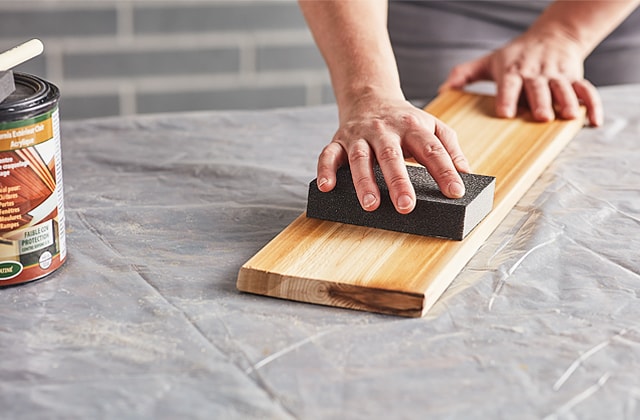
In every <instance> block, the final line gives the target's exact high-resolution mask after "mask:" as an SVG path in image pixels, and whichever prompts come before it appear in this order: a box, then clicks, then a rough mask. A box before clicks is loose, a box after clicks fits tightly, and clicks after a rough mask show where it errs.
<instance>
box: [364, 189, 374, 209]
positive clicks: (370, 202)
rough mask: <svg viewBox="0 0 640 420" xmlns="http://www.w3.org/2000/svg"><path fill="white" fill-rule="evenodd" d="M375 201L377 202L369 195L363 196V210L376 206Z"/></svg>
mask: <svg viewBox="0 0 640 420" xmlns="http://www.w3.org/2000/svg"><path fill="white" fill-rule="evenodd" d="M376 201H378V200H377V199H376V196H375V195H373V194H371V193H369V194H365V196H364V197H362V205H363V206H364V208H365V209H368V208H371V207H373V205H374V204H376Z"/></svg>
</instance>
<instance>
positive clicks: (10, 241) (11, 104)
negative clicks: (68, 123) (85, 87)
mask: <svg viewBox="0 0 640 420" xmlns="http://www.w3.org/2000/svg"><path fill="white" fill-rule="evenodd" d="M14 81H15V86H16V89H15V91H14V92H13V93H12V94H11V95H10V96H9V97H8V98H7V99H5V100H4V101H3V102H2V103H0V286H7V285H13V284H18V283H25V282H28V281H32V280H36V279H39V278H41V277H44V276H46V275H47V274H50V273H52V272H53V271H55V270H56V269H57V268H59V267H60V266H61V265H62V263H63V262H64V261H65V259H66V254H67V249H66V242H65V218H64V194H63V184H62V159H61V147H60V123H59V115H58V102H59V99H60V91H59V90H58V88H57V87H56V86H55V85H53V84H51V83H49V82H47V81H45V80H43V79H40V78H38V77H36V76H32V75H28V74H24V73H15V74H14Z"/></svg>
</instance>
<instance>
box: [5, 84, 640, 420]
mask: <svg viewBox="0 0 640 420" xmlns="http://www.w3.org/2000/svg"><path fill="white" fill-rule="evenodd" d="M602 94H603V97H604V100H605V107H606V111H607V117H606V123H605V125H604V127H602V128H599V129H592V128H585V129H584V130H582V131H581V132H580V134H579V135H578V136H577V137H576V138H575V139H574V140H573V141H572V142H571V143H570V145H569V146H568V147H567V148H566V149H565V150H564V151H563V152H562V153H561V155H560V156H559V157H558V159H557V160H556V161H555V162H554V163H553V164H552V165H551V166H550V167H549V168H548V170H547V171H546V172H545V173H544V175H543V176H542V177H541V178H540V179H539V180H538V181H537V182H536V184H535V185H534V187H532V189H531V190H530V191H528V192H527V193H526V195H525V197H524V198H523V199H522V200H521V201H520V203H519V204H518V205H517V206H516V207H515V208H514V209H513V211H511V212H510V214H509V215H508V216H507V218H506V219H505V220H504V222H503V223H502V224H501V225H500V226H499V227H498V229H497V230H496V231H495V232H494V233H493V235H492V236H491V237H490V238H489V240H488V241H487V242H486V243H485V244H484V245H483V247H482V248H481V249H480V250H479V251H478V253H477V254H476V255H475V256H474V258H473V259H472V260H471V261H470V262H469V264H468V265H467V266H466V267H465V268H464V270H463V271H462V272H461V273H460V275H459V276H458V277H457V278H456V279H455V281H454V282H453V284H452V285H451V287H450V288H449V289H448V290H447V292H446V293H445V295H444V296H443V297H442V299H440V301H439V302H438V303H437V304H436V305H435V307H434V308H433V309H432V311H431V312H430V313H429V314H428V315H427V316H426V317H424V318H420V319H405V318H397V317H392V316H385V315H377V314H371V313H366V312H357V311H351V310H346V309H338V308H332V307H323V306H316V305H311V304H305V303H297V302H289V301H284V300H278V299H272V298H267V297H262V296H254V295H249V294H243V293H240V292H238V291H236V288H235V282H236V275H237V271H238V269H239V267H240V266H241V265H242V264H243V263H244V262H245V261H246V260H247V259H249V258H250V257H251V256H252V255H253V254H255V253H256V252H257V251H258V250H259V249H260V248H261V247H262V246H263V245H264V244H266V243H267V242H268V241H269V240H270V239H271V238H273V237H274V236H275V235H276V234H277V233H278V232H280V231H281V230H282V229H283V228H284V227H285V226H286V225H288V224H289V223H290V222H291V221H292V220H293V219H295V218H296V217H297V216H298V215H299V214H300V213H301V212H302V211H303V210H304V207H305V202H306V191H307V183H308V182H309V181H310V180H311V179H313V178H314V177H315V166H316V157H317V154H318V153H319V151H320V150H321V148H322V147H323V146H324V145H325V143H326V142H327V141H328V140H329V139H330V137H331V135H332V134H333V131H334V130H335V128H336V124H337V122H336V111H335V109H334V108H333V107H327V106H325V107H313V108H304V109H290V110H272V111H255V112H247V111H243V112H240V111H232V112H210V113H188V114H169V115H154V116H135V117H130V118H112V119H98V120H87V121H75V122H65V123H63V125H62V143H63V162H64V164H63V167H64V176H65V196H66V215H67V242H68V248H69V256H68V261H67V262H66V264H65V265H64V266H63V267H62V268H61V269H59V270H58V271H57V272H56V273H54V274H52V275H50V276H49V277H47V278H45V279H43V280H39V281H35V282H31V283H28V284H24V285H20V286H17V287H8V288H3V289H0V354H1V357H0V379H1V380H0V410H1V413H2V414H1V415H0V416H2V417H5V418H30V419H31V418H65V419H68V418H156V419H174V418H207V419H209V418H225V419H234V418H237V419H246V418H274V419H288V418H303V419H329V418H333V419H345V418H353V419H357V418H416V417H417V418H465V419H467V418H519V419H540V418H567V419H572V418H580V419H591V418H593V419H601V418H605V416H607V417H608V418H638V417H639V416H640V375H639V373H640V324H639V321H638V320H640V300H639V294H640V256H639V253H640V147H639V145H640V100H639V99H638V98H640V85H638V86H625V87H612V88H605V89H602ZM62 114H63V115H64V110H62Z"/></svg>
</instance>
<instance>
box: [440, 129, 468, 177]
mask: <svg viewBox="0 0 640 420" xmlns="http://www.w3.org/2000/svg"><path fill="white" fill-rule="evenodd" d="M435 121H436V127H435V130H434V134H435V135H436V137H437V138H438V139H440V141H441V142H442V145H443V146H444V148H445V149H446V150H447V153H449V156H450V157H451V161H452V162H453V165H454V166H455V167H456V169H457V170H458V171H460V172H466V173H469V172H471V165H470V164H469V161H468V160H467V157H466V156H465V155H464V153H463V152H462V148H461V147H460V143H459V142H458V135H457V134H456V132H455V130H454V129H453V128H451V127H449V126H448V125H447V124H445V123H444V122H442V121H440V120H439V119H437V118H436V119H435Z"/></svg>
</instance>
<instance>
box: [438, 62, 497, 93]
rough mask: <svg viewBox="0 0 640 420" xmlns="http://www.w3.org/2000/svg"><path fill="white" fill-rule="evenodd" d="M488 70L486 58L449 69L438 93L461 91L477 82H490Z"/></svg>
mask: <svg viewBox="0 0 640 420" xmlns="http://www.w3.org/2000/svg"><path fill="white" fill-rule="evenodd" d="M488 69H489V68H488V62H487V59H486V57H482V58H478V59H476V60H472V61H467V62H465V63H462V64H458V65H456V66H455V67H454V68H453V69H451V72H449V76H448V77H447V80H445V81H444V83H442V85H440V88H439V89H438V91H439V92H442V91H444V90H447V89H462V88H463V87H464V86H466V85H468V84H470V83H473V82H477V81H479V80H490V79H491V78H490V75H489V70H488Z"/></svg>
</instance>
